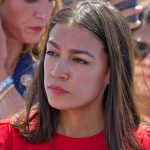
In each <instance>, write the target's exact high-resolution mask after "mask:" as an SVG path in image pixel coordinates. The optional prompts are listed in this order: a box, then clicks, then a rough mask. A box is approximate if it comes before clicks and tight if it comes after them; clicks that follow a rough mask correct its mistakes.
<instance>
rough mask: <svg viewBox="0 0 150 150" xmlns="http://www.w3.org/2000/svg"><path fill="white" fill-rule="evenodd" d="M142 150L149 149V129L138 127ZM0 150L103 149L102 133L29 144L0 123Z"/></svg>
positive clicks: (17, 133)
mask: <svg viewBox="0 0 150 150" xmlns="http://www.w3.org/2000/svg"><path fill="white" fill-rule="evenodd" d="M137 137H138V140H139V142H140V144H141V145H142V146H143V149H144V150H150V129H149V128H147V129H145V128H144V129H140V130H138V134H137ZM0 150H105V145H104V133H103V132H101V133H99V134H97V135H94V136H90V137H86V138H71V137H67V136H63V135H60V134H56V135H55V136H54V138H53V144H50V143H49V142H44V143H40V144H31V143H29V142H27V141H25V140H24V139H23V138H21V137H20V135H19V132H18V131H17V130H16V129H14V128H13V127H12V126H11V125H10V124H9V123H0Z"/></svg>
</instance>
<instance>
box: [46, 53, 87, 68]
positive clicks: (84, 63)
mask: <svg viewBox="0 0 150 150" xmlns="http://www.w3.org/2000/svg"><path fill="white" fill-rule="evenodd" d="M46 55H48V56H50V57H58V56H59V55H58V54H57V53H56V52H55V51H52V50H47V51H46ZM72 60H73V62H75V63H78V64H82V65H87V64H89V62H88V61H86V60H84V59H82V58H79V57H75V58H73V59H72Z"/></svg>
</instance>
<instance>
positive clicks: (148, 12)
mask: <svg viewBox="0 0 150 150" xmlns="http://www.w3.org/2000/svg"><path fill="white" fill-rule="evenodd" d="M141 20H142V25H141V27H140V28H138V29H137V30H135V31H134V37H135V38H136V40H137V41H138V45H139V50H140V51H139V52H140V55H141V58H136V59H135V75H134V84H135V96H136V97H135V103H136V105H137V109H138V112H139V115H140V116H141V121H142V122H143V123H146V124H148V125H150V109H149V108H150V7H147V9H145V11H144V12H143V17H142V19H141Z"/></svg>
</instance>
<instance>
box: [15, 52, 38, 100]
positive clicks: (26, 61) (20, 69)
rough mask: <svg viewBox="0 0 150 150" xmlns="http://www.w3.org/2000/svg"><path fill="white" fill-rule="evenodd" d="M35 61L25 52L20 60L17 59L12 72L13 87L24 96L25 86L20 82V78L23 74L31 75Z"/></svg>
mask: <svg viewBox="0 0 150 150" xmlns="http://www.w3.org/2000/svg"><path fill="white" fill-rule="evenodd" d="M35 65H36V64H35V62H34V61H33V59H32V58H31V56H30V55H29V54H28V53H25V54H24V55H23V56H22V57H21V58H20V60H19V61H18V63H17V65H16V68H15V71H14V74H13V80H14V84H15V87H16V89H17V91H18V92H19V93H20V95H21V96H23V97H24V96H25V93H26V88H27V87H25V86H24V85H23V84H22V82H21V78H22V77H23V76H26V75H27V76H30V77H31V78H32V77H33V74H34V70H35Z"/></svg>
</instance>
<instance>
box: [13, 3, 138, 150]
mask: <svg viewBox="0 0 150 150" xmlns="http://www.w3.org/2000/svg"><path fill="white" fill-rule="evenodd" d="M58 23H59V24H63V23H73V24H78V25H79V26H82V27H84V28H87V29H88V30H90V31H91V32H93V33H94V34H95V36H96V37H97V38H98V39H99V40H100V41H102V43H103V45H104V46H105V50H106V53H107V54H108V58H109V67H110V81H109V85H108V87H107V89H106V91H105V95H104V111H105V128H104V135H105V145H106V149H107V150H108V149H112V150H123V149H126V148H127V147H129V149H136V150H138V149H140V147H139V144H138V143H137V141H136V140H135V135H134V131H135V129H136V127H137V125H138V121H139V118H138V116H137V114H136V111H135V107H134V103H133V95H132V93H133V91H132V89H133V85H132V84H133V79H132V78H133V72H132V67H133V62H132V60H133V58H134V52H133V49H134V46H133V45H134V44H133V43H132V39H131V31H130V29H129V26H128V23H127V21H126V19H125V18H124V17H123V16H122V15H121V13H120V12H119V11H118V10H116V9H115V8H114V7H113V6H112V5H111V4H110V3H108V2H103V1H100V0H85V1H82V2H79V3H78V4H76V5H75V6H66V7H64V9H62V10H61V11H59V12H58V13H57V14H56V15H55V16H54V17H53V19H52V22H51V23H50V27H49V33H50V32H51V30H52V29H53V28H54V27H55V25H56V24H58ZM44 57H45V54H43V57H42V60H41V63H40V66H39V73H38V76H37V77H36V78H35V80H34V83H33V84H32V87H31V89H30V92H29V95H28V103H27V118H26V120H25V121H23V123H22V118H21V119H20V120H18V122H16V124H15V127H16V128H18V129H19V130H20V132H21V135H22V136H23V137H24V138H25V139H26V140H28V141H30V142H32V143H38V142H43V141H46V140H52V137H53V135H54V134H55V133H56V129H57V124H58V120H59V110H56V109H54V108H52V107H51V106H50V105H49V103H48V99H47V96H46V92H45V89H44V67H43V66H44ZM36 87H37V89H36ZM36 94H38V99H39V106H38V108H37V110H38V111H36V110H35V111H34V110H33V111H32V110H31V106H32V103H33V101H34V99H35V96H36ZM31 112H32V113H31ZM35 120H36V121H35ZM33 122H34V123H35V124H34V126H35V127H34V128H33V127H32V129H31V128H30V125H31V126H33Z"/></svg>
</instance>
